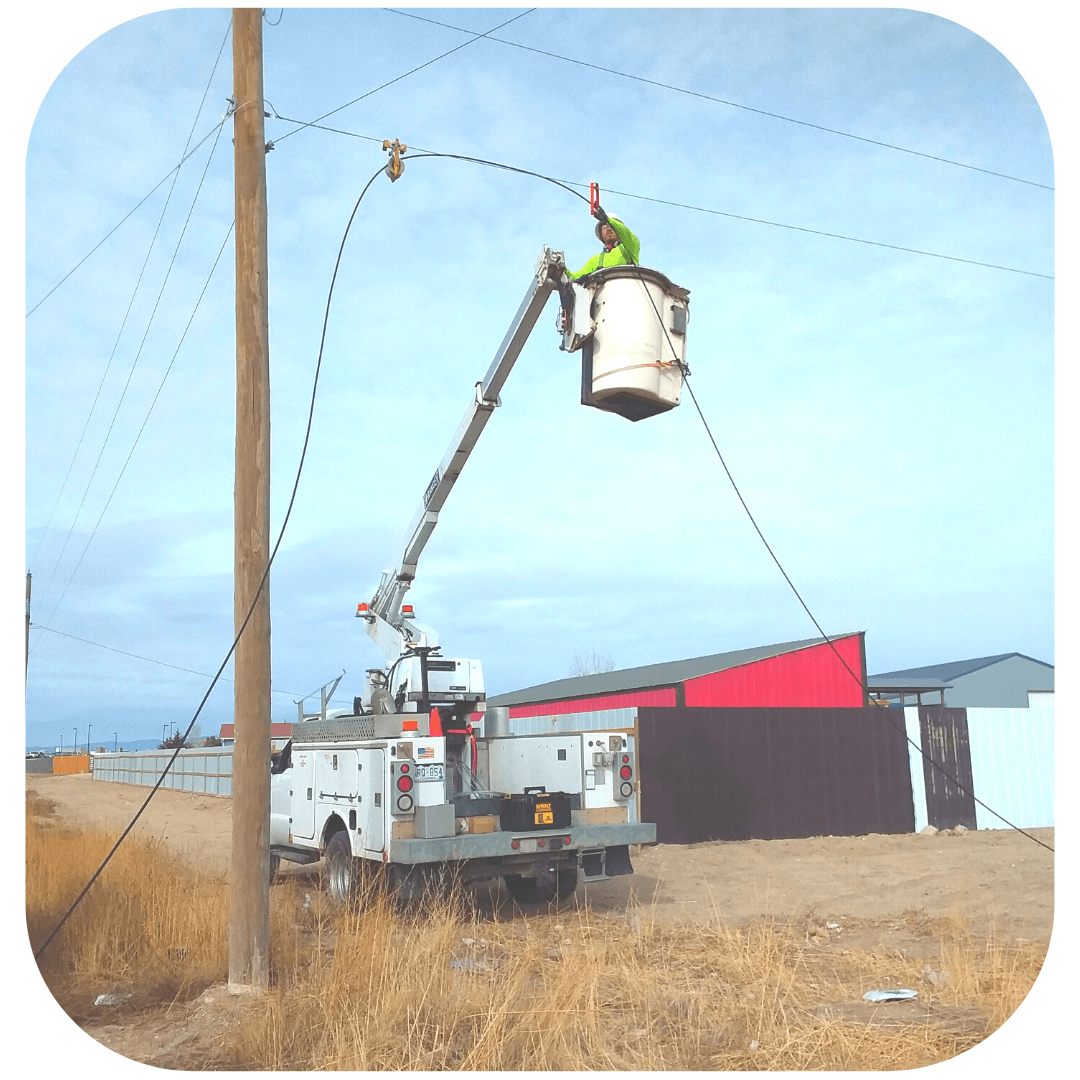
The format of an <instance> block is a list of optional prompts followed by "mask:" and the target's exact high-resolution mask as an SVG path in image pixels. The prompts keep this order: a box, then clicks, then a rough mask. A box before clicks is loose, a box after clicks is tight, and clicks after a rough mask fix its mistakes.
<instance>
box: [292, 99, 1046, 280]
mask: <svg viewBox="0 0 1080 1080" xmlns="http://www.w3.org/2000/svg"><path fill="white" fill-rule="evenodd" d="M277 119H279V120H284V121H285V122H286V123H290V124H298V123H301V122H302V121H299V120H293V119H291V118H290V117H287V116H278V117H277ZM309 126H310V127H316V128H319V129H320V130H323V131H328V132H331V133H333V134H335V135H346V136H348V137H349V138H353V139H365V140H367V141H368V142H377V143H379V144H381V143H382V142H383V140H382V139H376V138H375V137H374V136H372V135H361V134H359V133H357V132H355V131H346V130H344V129H343V128H333V127H328V126H326V125H323V124H319V123H316V122H314V121H312V123H311V124H310V125H309ZM410 147H411V149H412V150H414V151H416V153H415V154H413V155H410V156H418V155H419V154H420V153H423V154H427V155H431V156H434V157H450V158H459V159H460V160H462V161H473V162H477V163H479V164H482V165H488V166H490V167H491V168H495V169H506V170H509V171H511V172H520V173H524V174H526V175H529V176H536V177H539V178H540V179H542V180H547V181H548V182H549V183H552V184H558V185H560V186H570V187H578V188H586V189H587V188H588V186H589V185H588V184H585V183H581V182H580V181H577V180H560V179H558V178H557V177H554V176H545V175H544V174H543V173H538V172H534V171H532V170H531V169H523V168H519V167H518V166H515V165H507V164H506V163H504V162H499V161H485V160H484V159H482V158H476V157H470V156H469V155H467V154H448V153H443V152H440V151H437V150H426V149H425V148H424V147H422V146H413V145H412V144H410ZM606 190H608V191H609V192H610V194H612V195H620V196H622V197H624V198H627V199H638V200H639V201H641V202H651V203H658V204H660V205H662V206H674V207H676V208H678V209H680V210H693V211H694V212H696V213H699V214H713V215H715V216H717V217H726V218H732V219H734V220H736V221H749V222H751V223H753V224H755V225H769V226H771V227H773V228H776V229H787V230H789V231H791V232H802V233H808V234H810V235H811V236H824V237H827V238H828V239H831V240H846V241H848V242H849V243H852V244H865V245H867V246H869V247H879V248H886V249H887V250H889V251H903V252H906V253H907V254H909V255H922V256H924V257H926V258H930V259H945V260H947V261H949V262H959V263H966V264H967V265H968V266H982V267H985V268H986V269H988V270H1004V271H1005V272H1006V273H1010V274H1022V275H1024V276H1025V277H1036V278H1042V279H1044V280H1046V281H1053V280H1054V275H1053V274H1040V273H1038V272H1037V271H1034V270H1021V269H1019V268H1018V267H1015V266H1004V265H1002V264H1001V263H990V262H983V261H982V260H980V259H965V258H962V257H961V256H959V255H945V254H942V253H941V252H938V251H926V250H925V249H922V248H911V247H904V246H903V245H901V244H888V243H885V242H884V241H882V240H864V239H862V238H861V237H858V236H846V235H844V234H843V233H834V232H827V231H826V230H824V229H811V228H808V227H806V226H803V225H789V224H787V223H785V222H782V221H770V220H768V219H767V218H759V217H750V216H748V215H746V214H735V213H732V212H731V211H729V210H714V209H711V208H710V207H707V206H694V205H693V204H691V203H681V202H674V201H673V200H671V199H658V198H656V197H655V196H651V195H636V194H634V193H633V192H630V191H616V190H614V189H606Z"/></svg>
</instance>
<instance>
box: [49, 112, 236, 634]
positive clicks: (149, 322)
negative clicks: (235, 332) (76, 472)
mask: <svg viewBox="0 0 1080 1080" xmlns="http://www.w3.org/2000/svg"><path fill="white" fill-rule="evenodd" d="M220 130H221V129H220V128H219V129H218V131H219V134H220ZM217 142H218V141H217V139H215V140H214V145H213V146H212V147H211V149H210V154H209V156H208V157H207V159H206V165H205V167H204V168H203V173H202V176H201V177H200V178H199V186H198V187H197V188H196V190H195V194H194V196H193V197H192V200H191V206H190V207H189V208H188V214H187V218H186V219H185V220H184V227H183V228H182V229H181V231H180V236H179V237H178V238H177V241H176V246H175V247H174V248H173V254H172V258H171V259H170V261H169V266H168V268H167V269H166V271H165V277H164V279H163V280H162V282H161V288H160V289H159V290H158V295H157V299H156V300H155V302H154V308H153V311H151V313H150V318H149V319H148V320H147V323H146V329H145V331H144V332H143V336H142V341H141V342H140V343H139V348H138V351H137V352H136V354H135V360H134V361H133V363H132V365H131V370H130V371H129V372H128V377H127V382H125V383H124V390H123V392H122V393H121V395H120V400H119V402H117V405H116V410H115V412H114V413H113V418H112V421H111V423H110V424H109V430H108V431H107V432H106V433H105V440H104V442H103V443H102V445H101V451H100V452H99V453H98V458H97V461H96V462H95V463H94V470H93V472H92V473H91V475H90V480H89V481H88V482H87V485H86V490H85V491H84V492H83V498H82V502H80V503H79V510H78V512H77V513H76V515H75V519H74V520H73V521H72V523H71V529H69V530H68V536H67V538H65V540H64V549H66V548H67V543H68V540H69V539H70V537H71V535H72V532H73V531H74V529H75V525H76V523H77V522H78V518H79V514H80V513H81V512H82V507H83V503H85V501H86V496H87V494H88V493H89V491H90V485H91V484H92V483H93V481H94V476H95V475H96V474H97V469H98V465H100V463H101V458H102V455H103V454H104V452H105V446H106V444H107V443H108V441H109V436H110V435H111V434H112V431H113V426H114V425H115V423H116V418H117V416H118V415H119V413H120V407H121V406H122V405H123V403H124V398H125V397H126V396H127V391H128V387H129V386H130V385H131V378H132V376H133V375H134V374H135V368H136V366H137V365H138V363H139V360H140V358H141V357H142V351H143V348H144V347H145V345H146V339H147V337H148V336H149V333H150V327H151V325H152V324H153V321H154V316H155V315H156V314H157V310H158V307H159V306H160V304H161V298H162V296H163V295H164V292H165V286H166V285H167V284H168V282H169V277H170V276H171V274H172V269H173V266H174V265H175V263H176V257H177V255H178V254H179V251H180V245H181V244H182V243H183V241H184V237H185V235H187V229H188V225H189V224H190V223H191V215H192V214H193V213H194V210H195V204H196V203H197V202H198V199H199V194H200V193H201V192H202V188H203V183H204V182H205V180H206V174H207V172H208V171H209V169H210V163H211V161H213V159H214V150H216V149H217ZM232 228H233V226H232V225H231V224H230V226H229V231H228V233H226V235H225V240H224V241H222V245H221V247H220V248H219V249H218V253H217V256H216V258H215V259H214V265H213V266H212V267H211V268H210V273H209V274H208V275H207V277H206V281H205V282H204V284H203V287H202V291H201V292H200V293H199V296H198V299H197V300H196V301H195V307H194V309H193V310H192V312H191V316H190V317H189V318H188V322H187V325H186V326H185V327H184V332H183V334H181V336H180V341H179V343H178V344H177V346H176V349H175V351H174V352H173V355H172V359H171V360H170V361H169V366H168V367H167V368H166V370H165V374H164V376H162V379H161V383H160V384H159V386H158V390H157V393H156V394H155V395H154V399H153V401H152V402H151V403H150V408H149V409H148V410H147V412H146V416H145V417H144V419H143V422H142V426H141V427H140V428H139V431H138V433H137V434H136V436H135V441H134V443H133V444H132V447H131V450H129V451H128V455H127V458H126V459H125V461H124V464H123V466H122V467H121V469H120V474H119V476H117V478H116V482H115V483H114V484H113V487H112V490H111V491H110V492H109V497H108V498H107V499H106V501H105V505H104V506H103V507H102V509H101V513H100V514H99V515H98V519H97V521H96V522H95V524H94V528H93V530H92V532H91V533H90V536H89V538H88V539H87V541H86V543H85V544H84V545H83V550H82V554H80V555H79V560H78V562H77V563H76V564H75V569H74V570H72V571H71V574H70V575H69V577H68V580H67V584H66V585H65V586H64V591H63V592H62V593H61V594H60V599H59V600H57V602H56V604H55V605H54V606H53V609H52V613H51V614H50V616H49V618H50V620H51V619H52V618H53V616H55V615H56V612H57V610H58V609H59V607H60V604H61V603H62V602H63V599H64V597H65V596H66V595H67V591H68V589H69V588H70V587H71V583H72V581H74V579H75V575H76V574H77V573H78V572H79V567H80V566H82V562H83V559H84V558H85V556H86V552H87V550H88V549H89V547H90V544H91V543H92V541H93V539H94V537H95V536H96V535H97V531H98V527H99V526H100V525H101V521H102V519H103V518H104V516H105V511H106V510H108V508H109V504H110V503H111V502H112V498H113V495H115V494H116V489H117V487H119V485H120V481H121V479H123V476H124V473H125V471H126V470H127V467H128V463H129V462H130V461H131V455H132V454H133V453H134V452H135V447H136V446H137V445H138V443H139V439H140V438H141V437H142V433H143V430H144V429H145V427H146V423H147V421H148V420H149V419H150V413H151V412H152V411H153V408H154V405H155V404H157V400H158V397H159V395H160V394H161V389H162V387H163V386H164V385H165V380H166V379H167V378H168V377H169V372H170V371H172V367H173V364H174V363H175V361H176V356H177V353H179V351H180V346H181V345H183V343H184V340H185V339H186V337H187V333H188V330H190V329H191V323H192V321H193V320H194V318H195V314H196V312H197V311H198V310H199V306H200V305H201V304H202V300H203V297H204V296H205V295H206V290H207V287H208V286H209V284H210V278H211V277H212V276H213V274H214V271H215V270H216V269H217V265H218V262H219V261H220V259H221V253H222V252H223V251H224V249H225V244H226V243H228V239H229V235H230V234H231V233H232ZM155 236H156V234H155ZM147 257H149V252H148V253H147ZM144 268H145V267H144ZM63 554H64V552H63V550H62V551H61V552H60V557H61V558H63ZM59 565H60V563H59V559H58V560H57V567H59ZM49 580H50V582H51V581H52V578H51V577H50V579H49ZM47 590H48V586H46V591H47Z"/></svg>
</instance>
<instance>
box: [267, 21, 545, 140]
mask: <svg viewBox="0 0 1080 1080" xmlns="http://www.w3.org/2000/svg"><path fill="white" fill-rule="evenodd" d="M535 10H536V8H529V9H528V11H523V12H522V13H521V14H520V15H515V16H514V17H513V18H512V19H507V20H506V22H501V23H499V25H498V26H493V27H492V28H491V29H490V30H488V31H487V32H486V33H483V34H476V33H474V32H473V31H472V30H465V31H463V33H466V34H473V37H472V39H471V40H469V41H465V42H462V44H460V45H456V46H455V47H454V48H452V49H448V50H447V51H446V52H444V53H440V54H439V55H438V56H436V57H433V58H432V59H431V60H426V61H425V62H424V63H422V64H419V65H418V66H417V67H414V68H412V69H411V70H409V71H406V72H405V73H404V74H402V75H398V76H396V77H395V78H393V79H391V80H390V81H389V82H384V83H383V84H382V85H381V86H376V87H375V89H374V90H369V91H368V92H367V93H366V94H361V95H360V96H359V97H357V98H353V99H352V101H347V102H345V104H344V105H339V106H338V107H337V108H336V109H331V110H330V111H329V112H327V113H323V114H322V116H317V117H316V118H315V119H314V120H311V121H309V122H307V123H305V122H303V121H300V120H289V121H287V122H288V123H291V124H299V125H300V126H299V127H297V128H293V130H292V131H288V132H286V133H285V134H284V135H282V136H281V138H280V139H276V140H274V142H275V145H276V144H277V143H280V142H282V141H283V140H285V139H287V138H288V137H289V136H290V135H295V134H296V133H297V132H298V131H301V130H303V129H304V128H308V127H317V126H318V122H319V121H320V120H325V119H326V118H327V117H328V116H333V115H334V113H336V112H341V110H342V109H347V108H349V106H350V105H355V104H356V103H357V102H358V101H363V100H364V98H369V97H371V95H372V94H377V93H378V92H379V91H380V90H385V89H386V88H387V87H388V86H393V85H394V83H396V82H401V80H402V79H407V78H408V77H409V76H410V75H415V74H416V72H418V71H422V70H423V69H424V68H426V67H430V66H431V65H432V64H434V63H437V62H438V61H439V60H443V59H445V58H446V57H447V56H450V55H451V54H452V53H456V52H458V51H460V50H461V49H464V48H465V47H466V46H467V45H471V44H472V43H473V42H474V41H479V40H480V39H481V38H486V37H487V36H488V35H489V34H494V33H495V31H496V30H501V29H502V28H503V27H504V26H509V25H510V24H511V23H512V22H517V21H518V19H523V18H524V17H525V16H526V15H530V14H532V12H534V11H535ZM493 40H497V39H493ZM271 107H272V106H271ZM276 115H277V114H276V113H275V116H276ZM278 119H279V120H284V119H285V118H284V117H281V116H279V117H278ZM380 141H381V140H380Z"/></svg>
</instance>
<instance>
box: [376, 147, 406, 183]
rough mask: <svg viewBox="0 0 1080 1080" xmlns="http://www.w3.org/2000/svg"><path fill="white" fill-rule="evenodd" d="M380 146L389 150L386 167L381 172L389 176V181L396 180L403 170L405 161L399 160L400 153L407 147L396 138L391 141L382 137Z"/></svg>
mask: <svg viewBox="0 0 1080 1080" xmlns="http://www.w3.org/2000/svg"><path fill="white" fill-rule="evenodd" d="M382 148H383V149H384V150H389V151H390V160H389V161H388V162H387V163H386V168H385V169H384V170H383V172H385V173H386V175H387V176H389V177H390V179H391V181H394V180H396V179H397V178H398V177H399V176H401V174H402V173H403V172H404V171H405V163H404V162H403V161H402V160H401V155H402V154H404V153H405V152H406V151H407V150H408V149H409V148H408V147H407V146H406V145H405V144H404V143H401V142H398V141H397V139H394V141H393V142H391V141H390V140H389V139H383V144H382Z"/></svg>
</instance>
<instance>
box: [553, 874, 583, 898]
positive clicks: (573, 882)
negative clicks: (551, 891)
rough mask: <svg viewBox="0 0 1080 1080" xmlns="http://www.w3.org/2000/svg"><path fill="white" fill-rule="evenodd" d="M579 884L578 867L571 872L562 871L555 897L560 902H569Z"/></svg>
mask: <svg viewBox="0 0 1080 1080" xmlns="http://www.w3.org/2000/svg"><path fill="white" fill-rule="evenodd" d="M577 883H578V869H577V867H576V866H574V867H571V868H570V869H569V870H560V871H559V873H558V877H557V879H556V884H555V895H556V896H557V897H558V898H559V899H560V900H567V899H569V898H570V897H571V896H573V895H574V892H575V891H576V889H577Z"/></svg>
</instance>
